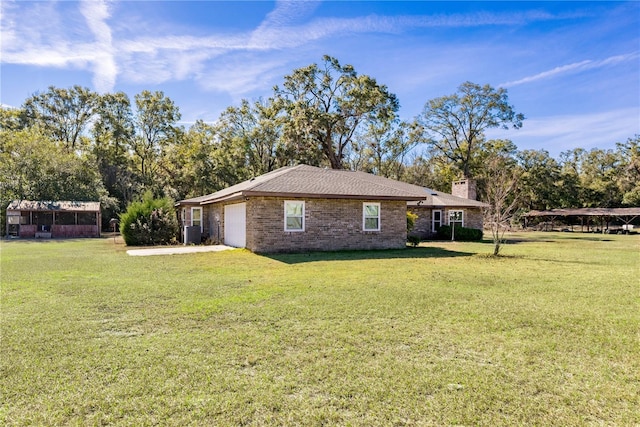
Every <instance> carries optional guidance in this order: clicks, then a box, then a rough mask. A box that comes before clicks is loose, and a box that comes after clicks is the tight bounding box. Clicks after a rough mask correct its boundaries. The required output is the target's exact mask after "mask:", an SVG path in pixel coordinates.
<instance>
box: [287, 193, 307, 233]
mask: <svg viewBox="0 0 640 427" xmlns="http://www.w3.org/2000/svg"><path fill="white" fill-rule="evenodd" d="M289 204H292V205H293V204H296V205H302V218H301V219H302V228H291V229H290V228H288V227H287V206H288V205H289ZM304 217H305V203H304V200H285V201H284V231H286V232H288V233H298V232H303V231H304V230H305V226H306V224H305V220H304ZM291 218H297V216H293V215H292V216H291Z"/></svg>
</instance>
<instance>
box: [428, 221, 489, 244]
mask: <svg viewBox="0 0 640 427" xmlns="http://www.w3.org/2000/svg"><path fill="white" fill-rule="evenodd" d="M437 238H438V239H441V240H451V226H450V225H443V226H441V227H440V228H438V235H437ZM454 238H455V240H459V241H462V242H475V241H479V240H482V230H477V229H475V228H467V227H460V226H458V225H456V229H455V235H454Z"/></svg>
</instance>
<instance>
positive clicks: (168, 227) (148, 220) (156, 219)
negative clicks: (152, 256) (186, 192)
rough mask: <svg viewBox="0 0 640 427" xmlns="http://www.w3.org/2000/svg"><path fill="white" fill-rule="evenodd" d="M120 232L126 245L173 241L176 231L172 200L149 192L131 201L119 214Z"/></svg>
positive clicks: (161, 243)
mask: <svg viewBox="0 0 640 427" xmlns="http://www.w3.org/2000/svg"><path fill="white" fill-rule="evenodd" d="M120 233H121V234H122V237H123V238H124V241H125V243H126V244H127V245H128V246H151V245H166V244H169V243H172V242H173V241H175V238H176V236H177V233H178V220H177V218H176V213H175V209H174V208H173V202H172V201H171V200H169V199H168V198H162V199H154V198H153V196H152V195H151V194H150V193H147V194H145V195H144V196H143V198H142V200H141V201H139V202H133V203H131V204H130V205H129V207H128V208H127V211H126V212H125V213H124V214H122V215H120Z"/></svg>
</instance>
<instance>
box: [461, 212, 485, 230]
mask: <svg viewBox="0 0 640 427" xmlns="http://www.w3.org/2000/svg"><path fill="white" fill-rule="evenodd" d="M464 226H465V227H467V228H475V229H476V230H482V228H483V227H484V220H483V216H482V209H480V208H467V209H465V210H464Z"/></svg>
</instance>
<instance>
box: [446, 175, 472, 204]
mask: <svg viewBox="0 0 640 427" xmlns="http://www.w3.org/2000/svg"><path fill="white" fill-rule="evenodd" d="M451 194H452V195H454V196H456V197H462V198H463V199H470V200H476V199H477V198H478V193H477V191H476V182H475V181H474V180H473V179H462V180H460V181H455V182H453V183H452V184H451Z"/></svg>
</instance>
